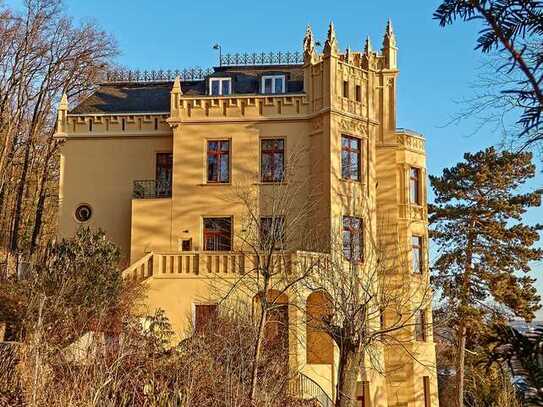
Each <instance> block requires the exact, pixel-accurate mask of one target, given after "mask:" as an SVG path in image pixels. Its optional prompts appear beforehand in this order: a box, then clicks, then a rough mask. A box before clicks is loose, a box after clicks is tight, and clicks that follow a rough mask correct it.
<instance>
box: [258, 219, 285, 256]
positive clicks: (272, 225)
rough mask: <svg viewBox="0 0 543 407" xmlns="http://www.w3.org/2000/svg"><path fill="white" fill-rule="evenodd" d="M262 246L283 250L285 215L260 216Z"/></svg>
mask: <svg viewBox="0 0 543 407" xmlns="http://www.w3.org/2000/svg"><path fill="white" fill-rule="evenodd" d="M260 246H261V247H262V248H263V249H270V248H273V249H277V250H283V249H284V248H285V217H284V216H274V217H271V216H267V217H262V218H260Z"/></svg>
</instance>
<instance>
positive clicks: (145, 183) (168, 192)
mask: <svg viewBox="0 0 543 407" xmlns="http://www.w3.org/2000/svg"><path fill="white" fill-rule="evenodd" d="M171 197H172V184H171V183H170V182H161V181H156V180H154V179H144V180H136V181H134V188H133V190H132V198H133V199H156V198H171Z"/></svg>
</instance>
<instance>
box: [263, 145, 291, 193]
mask: <svg viewBox="0 0 543 407" xmlns="http://www.w3.org/2000/svg"><path fill="white" fill-rule="evenodd" d="M260 156H261V157H260V160H261V163H260V168H261V172H262V182H282V181H283V179H284V176H285V140H284V139H264V140H261V142H260Z"/></svg>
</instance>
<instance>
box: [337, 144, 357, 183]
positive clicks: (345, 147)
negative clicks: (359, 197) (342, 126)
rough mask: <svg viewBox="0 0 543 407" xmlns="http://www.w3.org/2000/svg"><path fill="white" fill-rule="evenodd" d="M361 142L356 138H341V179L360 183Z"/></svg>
mask: <svg viewBox="0 0 543 407" xmlns="http://www.w3.org/2000/svg"><path fill="white" fill-rule="evenodd" d="M361 144H362V143H361V141H360V139H358V138H356V137H351V136H345V135H343V136H341V177H342V178H343V179H350V180H354V181H360V168H361V167H360V161H361V148H360V147H361Z"/></svg>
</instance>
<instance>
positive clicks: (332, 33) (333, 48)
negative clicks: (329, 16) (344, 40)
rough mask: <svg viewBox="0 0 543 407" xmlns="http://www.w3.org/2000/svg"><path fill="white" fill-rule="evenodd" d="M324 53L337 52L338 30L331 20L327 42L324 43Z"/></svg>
mask: <svg viewBox="0 0 543 407" xmlns="http://www.w3.org/2000/svg"><path fill="white" fill-rule="evenodd" d="M324 53H325V54H326V55H330V54H337V40H336V30H335V28H334V22H333V21H330V26H329V27H328V35H327V37H326V43H325V44H324Z"/></svg>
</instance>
